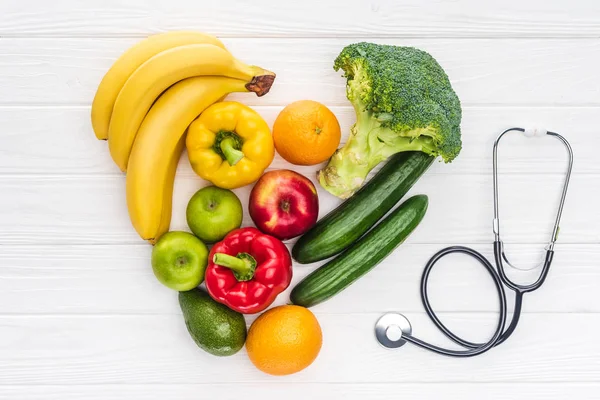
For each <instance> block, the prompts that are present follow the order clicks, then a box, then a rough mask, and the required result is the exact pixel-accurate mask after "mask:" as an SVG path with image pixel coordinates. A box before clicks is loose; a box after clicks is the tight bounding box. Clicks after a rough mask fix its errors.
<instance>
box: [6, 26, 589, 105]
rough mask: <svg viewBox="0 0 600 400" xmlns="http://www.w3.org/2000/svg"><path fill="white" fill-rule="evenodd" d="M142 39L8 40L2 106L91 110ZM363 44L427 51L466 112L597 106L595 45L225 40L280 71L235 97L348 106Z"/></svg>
mask: <svg viewBox="0 0 600 400" xmlns="http://www.w3.org/2000/svg"><path fill="white" fill-rule="evenodd" d="M398 25H401V24H398ZM198 26H200V25H198ZM599 26H600V24H599ZM138 40H139V39H138V38H129V39H116V38H115V39H96V38H83V39H68V38H60V39H48V38H36V39H10V38H8V39H2V40H1V41H0V87H2V88H3V90H2V91H1V92H0V104H3V105H14V104H63V105H65V104H66V105H73V104H77V105H89V104H91V102H92V99H93V96H94V93H95V91H96V88H97V86H98V83H99V82H100V80H101V79H102V76H103V75H104V73H105V72H106V71H107V70H108V69H109V68H110V66H111V64H112V63H113V62H114V60H115V59H116V58H117V57H118V56H119V55H120V54H121V53H122V52H123V51H124V50H125V49H127V48H128V47H129V46H131V45H133V44H134V43H136V42H137V41H138ZM360 40H372V41H376V42H378V43H388V44H396V45H404V46H413V47H419V48H422V49H424V50H427V51H429V52H430V53H431V54H432V55H433V56H434V57H435V58H436V59H437V60H438V62H439V63H440V64H441V65H442V66H443V67H444V69H445V70H446V72H447V73H448V76H449V77H450V79H451V81H452V84H453V86H454V88H455V90H456V92H457V93H458V95H459V97H460V98H461V100H462V102H463V104H464V105H482V104H487V105H515V104H518V105H527V106H531V105H546V106H555V105H600V103H599V100H598V99H599V98H600V97H599V96H598V94H599V93H600V82H599V81H598V80H597V79H595V76H596V73H597V71H598V68H599V66H600V40H598V39H582V40H576V41H570V40H562V39H552V40H548V39H546V40H540V39H529V40H517V39H506V40H490V39H473V40H464V39H445V38H444V39H378V38H373V37H368V36H367V37H357V38H352V39H349V38H348V39H341V38H330V39H255V38H253V39H226V40H224V41H225V44H226V45H227V47H228V48H229V50H230V51H231V52H232V53H233V54H235V56H236V57H238V58H239V59H241V60H243V61H245V62H248V63H253V64H257V65H260V66H262V67H264V68H268V69H271V70H273V71H275V72H276V73H277V80H276V83H275V85H274V87H273V89H272V90H271V92H270V93H269V95H267V96H265V97H262V98H260V99H259V98H256V97H255V96H253V95H245V96H235V97H234V98H244V99H245V101H248V102H250V103H251V104H254V105H284V104H287V103H289V102H291V101H293V100H299V99H305V98H309V99H313V100H317V101H321V102H323V103H325V104H327V105H330V106H334V105H347V104H348V101H347V100H346V97H345V89H344V85H345V80H344V79H343V78H341V73H339V72H335V71H334V70H333V69H332V65H333V61H334V59H335V57H336V56H337V55H338V54H339V52H340V50H341V49H342V48H343V47H344V46H345V45H347V44H349V43H353V42H357V41H360Z"/></svg>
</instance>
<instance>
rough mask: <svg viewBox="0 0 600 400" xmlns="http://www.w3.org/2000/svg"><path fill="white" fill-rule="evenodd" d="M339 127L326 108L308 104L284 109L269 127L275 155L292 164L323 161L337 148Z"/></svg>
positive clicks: (311, 102)
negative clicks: (273, 141) (276, 153)
mask: <svg viewBox="0 0 600 400" xmlns="http://www.w3.org/2000/svg"><path fill="white" fill-rule="evenodd" d="M340 137H341V132H340V124H339V122H338V120H337V118H336V117H335V115H334V114H333V113H332V112H331V110H330V109H329V108H327V107H326V106H324V105H323V104H321V103H318V102H316V101H312V100H301V101H296V102H294V103H291V104H289V105H288V106H286V107H285V108H284V109H283V110H282V111H281V113H279V116H277V119H276V120H275V124H274V125H273V139H274V140H275V148H276V149H277V152H278V153H279V154H280V155H281V157H283V158H284V159H286V160H287V161H289V162H291V163H292V164H297V165H315V164H319V163H322V162H323V161H326V160H327V159H328V158H329V157H331V155H332V154H333V152H334V151H335V150H336V149H337V147H338V146H339V144H340Z"/></svg>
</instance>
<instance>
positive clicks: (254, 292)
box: [205, 228, 292, 314]
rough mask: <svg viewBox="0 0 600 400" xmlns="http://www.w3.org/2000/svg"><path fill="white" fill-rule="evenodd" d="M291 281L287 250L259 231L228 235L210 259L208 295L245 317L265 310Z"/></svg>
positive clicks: (206, 276)
mask: <svg viewBox="0 0 600 400" xmlns="http://www.w3.org/2000/svg"><path fill="white" fill-rule="evenodd" d="M291 280H292V259H291V257H290V253H289V251H288V249H287V247H285V245H284V244H283V243H282V242H281V241H280V240H279V239H277V238H274V237H273V236H269V235H265V234H264V233H262V232H260V231H259V230H258V229H256V228H241V229H236V230H234V231H231V232H229V234H228V235H227V236H225V238H224V239H223V240H222V241H221V242H219V243H217V244H215V245H214V246H213V248H212V249H211V251H210V254H209V256H208V266H207V267H206V273H205V282H206V289H207V290H208V293H209V294H210V295H211V297H212V298H213V299H215V300H216V301H218V302H219V303H223V304H225V305H226V306H228V307H229V308H231V309H232V310H235V311H238V312H240V313H242V314H254V313H257V312H260V311H263V310H264V309H265V308H267V307H268V306H270V305H271V304H272V303H273V301H274V300H275V298H276V297H277V295H278V294H279V293H281V292H283V291H284V290H285V289H286V288H287V287H288V286H289V285H290V281H291Z"/></svg>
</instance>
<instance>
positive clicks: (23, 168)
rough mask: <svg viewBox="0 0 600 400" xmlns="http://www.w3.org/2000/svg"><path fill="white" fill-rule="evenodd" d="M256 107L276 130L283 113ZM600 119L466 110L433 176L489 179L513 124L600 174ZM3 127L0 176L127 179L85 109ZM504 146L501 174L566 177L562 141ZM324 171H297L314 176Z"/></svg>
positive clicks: (20, 111)
mask: <svg viewBox="0 0 600 400" xmlns="http://www.w3.org/2000/svg"><path fill="white" fill-rule="evenodd" d="M247 99H248V98H244V99H243V100H247ZM254 108H255V110H256V111H258V112H259V113H260V114H261V115H262V116H263V117H264V118H265V120H266V121H267V122H268V123H269V125H271V126H272V124H273V122H274V121H275V118H276V117H277V115H278V114H279V112H280V111H281V109H282V108H283V107H282V106H256V107H254ZM332 111H333V112H334V113H335V114H336V115H337V117H338V120H339V121H340V125H341V127H342V132H343V138H342V142H343V143H344V142H345V141H346V139H347V136H348V134H349V132H350V127H351V125H352V124H354V122H355V120H356V117H355V113H354V110H353V109H352V108H351V107H347V106H346V107H343V106H342V107H333V108H332ZM598 113H600V108H598V107H583V108H570V107H569V108H558V107H543V108H524V107H508V108H505V107H499V108H496V107H493V108H488V107H465V109H464V117H463V123H462V135H463V144H464V145H463V149H462V152H461V154H460V156H459V157H458V158H457V159H456V160H455V161H454V162H453V163H451V164H444V163H436V164H434V166H433V167H432V168H431V170H430V171H429V173H430V174H464V173H469V174H478V173H481V174H486V175H487V176H489V174H491V170H492V163H491V150H492V144H493V141H494V139H495V138H496V136H497V135H498V134H499V133H500V132H501V131H502V130H504V129H506V128H508V127H510V126H531V125H534V126H535V125H537V126H545V127H547V128H548V129H551V130H554V131H556V132H560V133H562V134H564V135H565V137H567V138H568V140H569V141H570V142H571V145H572V146H573V149H574V151H575V157H576V160H575V161H576V172H577V173H596V174H597V173H600V163H598V162H597V150H596V149H597V148H599V147H600V136H598V135H597V134H596V132H595V129H596V128H595V127H596V119H597V116H598ZM540 124H541V125H540ZM0 127H1V128H0V154H1V155H2V156H1V157H0V175H11V174H61V175H62V174H65V175H88V174H89V175H92V174H103V175H120V173H121V172H120V171H119V169H118V168H117V167H116V166H115V165H114V164H113V162H112V160H111V158H110V155H109V153H108V148H107V146H106V143H104V142H99V141H98V140H96V138H95V136H94V134H93V133H92V130H91V124H90V122H89V109H88V108H87V107H18V108H12V107H8V108H6V107H5V108H2V107H0ZM503 140H504V141H503V146H502V148H501V150H502V153H501V160H500V161H501V166H500V168H501V172H503V173H504V172H510V173H522V172H523V171H527V173H563V172H564V169H565V160H566V152H565V149H564V147H563V146H562V144H561V143H560V142H558V141H557V140H555V139H553V138H544V139H543V140H528V139H526V138H523V137H521V135H518V134H515V135H509V136H506V138H505V139H503ZM505 149H506V150H505ZM290 167H291V166H290V164H288V163H287V162H286V161H285V160H283V159H282V158H281V157H280V156H279V155H277V156H276V157H275V160H274V162H273V164H272V165H271V168H274V169H281V168H290ZM320 167H321V166H316V167H295V166H294V167H293V168H294V169H296V170H298V171H299V172H302V173H305V174H313V173H314V172H315V171H316V170H317V169H319V168H320ZM178 174H179V176H188V177H193V176H195V174H194V172H193V171H192V169H191V167H190V165H189V162H188V160H187V157H186V156H184V157H182V160H181V162H180V164H179V171H178Z"/></svg>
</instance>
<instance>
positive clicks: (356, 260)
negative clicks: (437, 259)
mask: <svg viewBox="0 0 600 400" xmlns="http://www.w3.org/2000/svg"><path fill="white" fill-rule="evenodd" d="M427 205H428V200H427V196H425V195H417V196H413V197H411V198H410V199H408V200H406V201H405V202H404V203H402V204H401V205H400V206H399V207H398V208H396V209H395V210H394V211H393V212H392V213H391V214H390V215H389V216H387V217H386V218H385V219H384V220H383V221H382V222H381V223H379V224H378V225H377V226H376V227H375V228H373V229H372V230H371V231H370V232H369V233H367V234H366V235H365V236H363V237H362V238H361V239H360V240H358V241H357V242H356V243H354V244H353V245H352V246H350V248H349V249H348V250H346V251H345V252H343V253H342V254H340V255H339V256H338V257H336V258H334V259H333V260H331V261H329V262H328V263H326V264H325V265H323V266H321V267H319V268H317V269H316V270H315V271H313V272H312V273H311V274H310V275H308V276H307V277H306V278H304V279H303V280H302V281H301V282H300V283H299V284H298V285H296V287H295V288H294V290H292V293H291V295H290V299H291V300H292V303H294V304H298V305H301V306H304V307H311V306H314V305H315V304H319V303H321V302H323V301H325V300H327V299H329V298H330V297H332V296H335V295H336V294H338V293H339V292H341V291H342V290H344V289H345V288H347V287H348V286H350V285H351V284H352V283H354V282H355V281H356V280H357V279H359V278H360V277H361V276H363V275H364V274H366V273H367V272H369V271H370V270H371V269H373V268H374V267H375V266H376V265H377V264H379V263H380V262H381V261H382V260H383V259H384V258H385V257H387V256H388V255H389V254H390V253H391V252H392V251H394V249H395V248H396V247H398V246H399V245H400V244H401V243H402V242H403V241H404V240H405V239H406V238H407V237H408V235H410V233H411V232H412V231H413V230H414V229H415V228H416V227H417V226H418V225H419V223H420V222H421V220H422V219H423V217H424V216H425V212H426V211H427Z"/></svg>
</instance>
